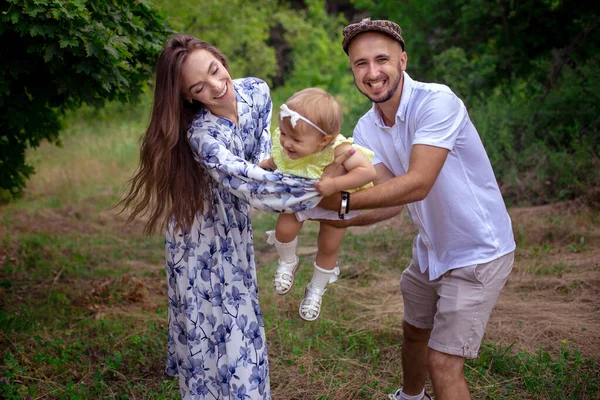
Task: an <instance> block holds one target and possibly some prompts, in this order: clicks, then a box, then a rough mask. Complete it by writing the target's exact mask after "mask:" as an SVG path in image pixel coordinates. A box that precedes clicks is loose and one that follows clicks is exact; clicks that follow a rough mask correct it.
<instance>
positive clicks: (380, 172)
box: [319, 163, 404, 228]
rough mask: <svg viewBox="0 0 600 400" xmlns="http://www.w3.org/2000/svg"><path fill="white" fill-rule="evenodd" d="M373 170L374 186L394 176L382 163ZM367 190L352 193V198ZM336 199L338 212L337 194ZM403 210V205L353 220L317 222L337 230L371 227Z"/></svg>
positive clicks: (359, 216)
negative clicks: (374, 174) (374, 176)
mask: <svg viewBox="0 0 600 400" xmlns="http://www.w3.org/2000/svg"><path fill="white" fill-rule="evenodd" d="M375 170H376V171H377V176H376V178H375V179H374V180H373V184H374V185H380V184H383V183H384V182H388V181H390V180H392V179H393V178H394V174H392V172H391V171H390V170H389V169H388V168H387V167H386V166H385V165H384V164H383V163H379V164H377V165H375ZM367 190H371V189H365V190H361V191H359V192H354V193H352V196H354V195H355V194H357V193H360V192H364V191H367ZM328 197H331V198H335V197H336V195H332V196H328ZM337 197H338V199H337V207H338V208H337V210H339V204H340V198H339V194H337ZM350 207H351V208H352V204H350ZM403 208H404V206H403V205H400V206H394V207H386V208H380V209H377V210H370V211H365V212H364V213H362V214H360V215H358V216H356V217H354V218H350V219H343V220H319V221H320V222H322V223H325V224H329V225H333V226H335V227H337V228H347V227H349V226H365V225H371V224H374V223H377V222H380V221H384V220H386V219H389V218H392V217H395V216H396V215H398V214H400V212H402V209H403Z"/></svg>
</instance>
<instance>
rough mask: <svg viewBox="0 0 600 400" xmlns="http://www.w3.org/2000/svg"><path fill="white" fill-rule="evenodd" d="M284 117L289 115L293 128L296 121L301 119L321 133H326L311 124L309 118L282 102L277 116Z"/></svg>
mask: <svg viewBox="0 0 600 400" xmlns="http://www.w3.org/2000/svg"><path fill="white" fill-rule="evenodd" d="M285 117H290V123H291V124H292V128H295V127H296V124H297V123H298V120H299V119H301V120H302V121H304V122H306V123H307V124H309V125H310V126H312V127H313V128H315V129H316V130H318V131H319V132H321V133H322V134H323V135H327V134H328V133H327V132H325V131H324V130H323V129H321V128H319V127H318V126H317V125H316V124H313V123H312V121H311V120H309V119H308V118H306V117H303V116H302V115H300V114H298V113H297V112H296V111H294V110H290V108H289V107H288V106H287V104H285V103H283V104H282V105H281V107H280V113H279V118H280V119H284V118H285Z"/></svg>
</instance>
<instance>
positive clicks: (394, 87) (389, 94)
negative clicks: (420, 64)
mask: <svg viewBox="0 0 600 400" xmlns="http://www.w3.org/2000/svg"><path fill="white" fill-rule="evenodd" d="M353 75H354V73H353ZM401 79H402V69H401V67H400V66H398V79H396V82H394V84H393V85H392V88H391V89H390V90H388V92H387V93H386V94H385V96H383V98H381V99H374V98H372V97H371V96H369V95H368V94H367V93H365V92H363V91H362V90H360V87H359V86H358V85H357V84H356V76H355V77H354V85H356V88H357V89H358V91H359V92H361V93H362V94H363V95H365V97H367V98H368V99H369V100H371V101H372V102H373V103H377V104H378V103H385V102H386V101H388V100H389V99H391V98H392V97H393V96H394V94H395V93H396V90H398V88H399V87H400V81H401ZM365 86H366V85H365Z"/></svg>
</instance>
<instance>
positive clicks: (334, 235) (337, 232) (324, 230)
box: [316, 224, 346, 270]
mask: <svg viewBox="0 0 600 400" xmlns="http://www.w3.org/2000/svg"><path fill="white" fill-rule="evenodd" d="M344 233H346V228H335V227H333V226H331V225H328V224H321V226H320V229H319V239H318V241H317V243H318V246H319V250H318V251H317V260H316V262H317V265H318V266H319V267H321V268H323V269H327V270H331V269H334V268H335V265H336V263H337V259H338V250H339V248H340V245H341V244H342V239H344Z"/></svg>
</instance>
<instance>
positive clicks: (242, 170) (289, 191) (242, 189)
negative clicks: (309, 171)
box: [188, 121, 322, 213]
mask: <svg viewBox="0 0 600 400" xmlns="http://www.w3.org/2000/svg"><path fill="white" fill-rule="evenodd" d="M204 124H205V122H204V121H194V122H193V123H192V126H191V128H190V131H189V132H188V136H189V143H190V147H191V149H192V152H193V153H194V158H195V159H196V161H198V162H199V163H200V164H202V166H203V167H204V168H205V169H206V171H207V172H208V174H209V175H210V176H211V177H212V178H213V179H214V181H215V182H217V184H218V185H221V186H222V187H223V188H225V189H226V190H228V191H229V192H230V193H232V194H233V195H235V196H236V197H239V198H240V199H242V200H244V201H246V202H248V203H249V204H250V205H251V206H252V207H255V208H258V209H260V210H263V211H269V212H286V213H290V212H298V211H304V210H307V209H310V208H313V207H314V206H315V205H316V204H317V203H318V202H319V201H320V200H321V198H322V197H321V196H320V195H319V193H318V192H317V190H316V188H315V187H314V183H315V180H314V179H305V178H298V177H295V176H292V175H285V174H281V173H278V172H269V171H265V170H264V169H262V168H260V167H259V166H258V165H255V164H253V163H251V162H249V161H247V160H245V159H243V158H241V157H238V156H236V155H235V154H233V153H232V152H231V151H230V150H229V146H230V143H229V142H230V140H231V138H230V137H229V132H226V131H225V130H226V129H229V128H227V124H218V123H217V124H216V125H214V124H210V125H208V124H206V125H204Z"/></svg>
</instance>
